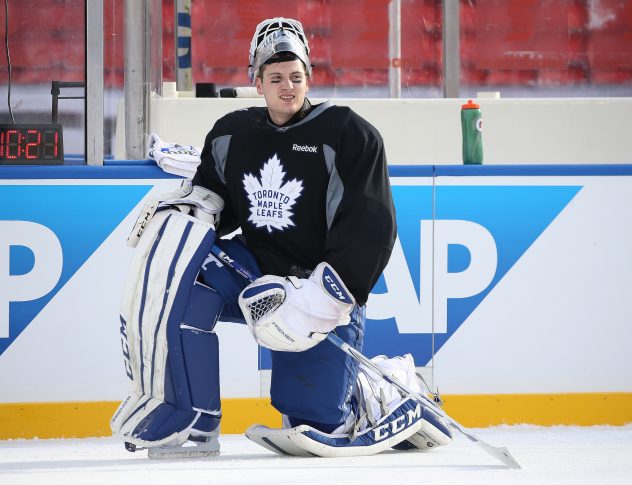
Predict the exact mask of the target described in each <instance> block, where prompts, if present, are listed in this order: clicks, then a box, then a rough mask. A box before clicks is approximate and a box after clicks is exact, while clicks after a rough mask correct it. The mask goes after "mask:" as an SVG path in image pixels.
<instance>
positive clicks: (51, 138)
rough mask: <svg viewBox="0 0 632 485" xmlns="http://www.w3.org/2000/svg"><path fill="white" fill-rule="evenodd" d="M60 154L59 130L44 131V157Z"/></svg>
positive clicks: (53, 156) (54, 156) (55, 156)
mask: <svg viewBox="0 0 632 485" xmlns="http://www.w3.org/2000/svg"><path fill="white" fill-rule="evenodd" d="M58 154H59V133H58V132H57V131H46V132H44V158H57V156H58Z"/></svg>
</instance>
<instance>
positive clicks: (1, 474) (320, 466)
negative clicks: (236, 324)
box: [0, 425, 632, 485]
mask: <svg viewBox="0 0 632 485" xmlns="http://www.w3.org/2000/svg"><path fill="white" fill-rule="evenodd" d="M472 431H473V432H474V434H475V435H476V436H478V437H480V438H481V439H483V440H485V441H487V442H488V443H490V444H491V445H494V446H507V447H508V448H509V450H510V451H511V453H512V454H513V455H514V457H515V458H516V459H517V460H518V461H519V462H520V464H521V465H522V466H523V469H522V470H512V469H508V468H506V467H504V466H503V465H502V464H500V463H499V462H496V461H495V460H494V458H493V457H491V456H489V455H488V454H486V453H485V452H484V451H483V450H481V449H480V448H479V447H478V446H476V445H474V444H472V443H470V442H469V441H468V440H467V439H465V438H463V437H462V436H461V437H457V438H456V439H455V441H454V442H453V443H452V444H451V445H449V446H447V447H443V448H439V449H436V450H433V451H431V452H427V453H420V452H414V451H413V452H397V451H392V452H386V453H382V454H379V455H375V456H369V457H357V458H288V457H283V456H278V455H275V454H273V453H271V452H269V451H267V450H265V449H263V448H261V447H259V446H258V445H256V444H254V443H252V442H250V441H248V440H247V439H246V438H245V437H244V436H242V435H224V436H222V437H221V438H220V442H221V446H222V454H221V456H219V457H214V458H204V459H182V460H150V459H148V458H147V454H146V452H142V451H141V452H136V453H129V452H127V451H125V449H123V445H122V443H121V442H119V441H118V440H116V439H114V438H91V439H68V440H9V441H0V484H2V485H21V484H28V485H37V484H46V485H69V484H82V485H99V484H108V485H118V484H126V485H128V484H129V485H136V484H152V485H162V484H165V485H167V484H169V485H174V484H177V485H192V484H201V483H205V484H211V483H212V484H231V483H237V484H257V485H263V484H275V485H278V484H326V485H336V484H356V483H357V484H364V485H409V484H429V483H432V484H442V485H461V484H463V485H465V484H467V485H476V484H487V485H505V484H508V485H512V484H519V485H527V484H529V485H546V484H555V485H565V484H568V485H571V484H572V485H582V484H586V485H588V484H590V485H595V484H599V485H614V484H616V485H628V484H632V425H627V426H623V427H610V426H594V427H536V426H526V425H521V426H500V427H494V428H485V429H474V430H472Z"/></svg>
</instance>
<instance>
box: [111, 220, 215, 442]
mask: <svg viewBox="0 0 632 485" xmlns="http://www.w3.org/2000/svg"><path fill="white" fill-rule="evenodd" d="M163 214H164V215H163ZM214 241H215V232H214V230H213V226H212V225H211V224H207V223H204V222H201V221H198V220H197V219H195V218H193V217H190V216H187V215H184V214H181V213H179V212H177V211H165V212H164V213H159V214H157V215H156V216H155V217H154V218H153V219H152V220H151V221H150V223H149V224H148V226H147V230H146V233H145V234H144V235H143V237H142V238H141V240H140V242H139V245H138V247H137V249H136V251H135V254H134V257H133V259H132V264H131V267H130V272H129V275H128V281H127V287H126V292H125V299H124V301H123V305H122V309H121V323H122V327H121V328H122V330H121V338H122V339H123V349H124V350H123V354H124V356H125V359H126V361H127V362H126V369H127V372H128V375H131V377H132V391H131V393H130V396H129V397H128V398H127V399H125V400H124V401H123V403H122V404H121V406H120V407H119V409H118V410H117V412H116V413H115V415H114V416H113V418H112V420H111V427H112V431H113V432H114V433H118V434H120V435H121V436H123V437H124V438H125V439H126V441H129V442H131V443H133V444H136V445H140V446H159V445H161V444H165V443H176V442H183V441H184V440H186V438H187V437H188V435H189V434H190V432H191V430H192V429H193V427H194V426H196V427H199V426H200V425H202V428H203V429H199V431H200V432H209V431H211V430H212V429H214V428H215V427H217V425H218V423H219V418H220V404H219V362H218V342H217V336H216V335H215V334H214V333H213V332H212V330H213V327H214V326H215V323H216V321H217V317H218V316H219V314H220V313H221V310H222V307H223V300H222V298H221V297H220V296H219V295H218V294H217V293H215V291H213V290H212V289H211V288H209V287H207V286H205V285H203V284H201V283H199V282H197V281H196V279H197V275H198V272H199V270H200V267H201V266H202V264H203V262H204V260H205V258H206V257H207V255H208V252H209V250H210V248H211V246H212V245H213V243H214ZM203 413H204V415H203ZM209 417H210V418H211V419H209Z"/></svg>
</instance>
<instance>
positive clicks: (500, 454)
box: [476, 441, 522, 470]
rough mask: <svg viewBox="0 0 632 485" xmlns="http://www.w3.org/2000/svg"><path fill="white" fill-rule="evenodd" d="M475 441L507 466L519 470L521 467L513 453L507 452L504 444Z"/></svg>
mask: <svg viewBox="0 0 632 485" xmlns="http://www.w3.org/2000/svg"><path fill="white" fill-rule="evenodd" d="M476 443H477V444H478V445H479V446H480V447H482V448H483V449H484V450H485V451H486V452H487V453H489V454H490V455H492V456H493V457H494V458H496V459H497V460H498V461H500V462H502V463H504V464H505V465H507V466H508V467H510V468H513V469H515V470H520V469H521V468H522V467H521V466H520V463H518V461H517V460H516V459H515V458H514V457H513V455H512V454H511V453H510V452H509V450H508V449H507V448H505V447H504V446H501V447H496V446H492V445H490V444H488V443H485V442H484V441H477V442H476Z"/></svg>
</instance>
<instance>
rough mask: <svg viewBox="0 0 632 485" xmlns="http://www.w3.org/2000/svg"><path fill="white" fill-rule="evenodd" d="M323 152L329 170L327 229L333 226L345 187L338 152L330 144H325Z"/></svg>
mask: <svg viewBox="0 0 632 485" xmlns="http://www.w3.org/2000/svg"><path fill="white" fill-rule="evenodd" d="M323 154H324V155H325V163H326V165H327V172H328V173H329V185H328V186H327V207H326V215H327V229H329V228H330V227H331V223H332V222H333V220H334V215H335V214H336V211H337V210H338V206H339V205H340V201H341V200H342V195H343V194H344V191H345V188H344V185H343V184H342V179H341V178H340V175H338V170H336V152H335V150H334V149H333V148H331V147H330V146H329V145H323Z"/></svg>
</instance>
